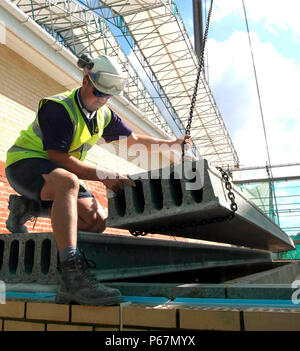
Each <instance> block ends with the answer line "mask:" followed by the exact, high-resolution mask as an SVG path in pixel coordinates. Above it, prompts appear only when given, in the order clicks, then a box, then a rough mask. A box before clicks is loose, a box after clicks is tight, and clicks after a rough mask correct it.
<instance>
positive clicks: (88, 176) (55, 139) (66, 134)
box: [6, 55, 189, 305]
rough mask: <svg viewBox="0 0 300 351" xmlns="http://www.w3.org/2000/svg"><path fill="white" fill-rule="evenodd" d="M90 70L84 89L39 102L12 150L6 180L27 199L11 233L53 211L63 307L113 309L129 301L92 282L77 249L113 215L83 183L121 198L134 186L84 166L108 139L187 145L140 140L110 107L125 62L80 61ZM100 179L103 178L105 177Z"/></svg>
mask: <svg viewBox="0 0 300 351" xmlns="http://www.w3.org/2000/svg"><path fill="white" fill-rule="evenodd" d="M78 66H79V67H80V68H82V69H83V81H82V86H81V87H80V88H77V89H74V90H72V91H67V92H64V93H61V94H59V95H56V96H52V97H47V98H44V99H42V100H41V101H40V103H39V108H38V113H37V117H36V119H35V120H34V122H33V123H31V124H30V126H29V127H28V129H27V130H23V131H21V134H20V136H19V137H18V138H17V140H16V141H15V144H14V145H13V146H12V147H11V148H10V149H9V150H8V152H7V159H6V177H7V179H8V182H9V183H10V185H11V186H12V188H13V189H14V190H15V191H16V192H17V193H19V194H21V195H22V196H12V195H11V196H10V202H9V209H10V214H9V217H8V220H7V228H8V229H9V230H10V231H11V232H18V233H20V232H27V228H26V227H25V226H24V223H25V222H26V221H27V220H28V219H29V218H31V217H32V216H36V217H37V216H40V215H41V211H43V212H45V211H46V212H47V211H48V213H49V216H50V218H51V223H52V228H53V234H54V237H55V241H56V245H57V249H58V252H59V260H60V267H61V284H60V287H59V290H58V292H57V294H56V302H57V303H70V302H75V303H78V304H90V305H114V304H118V303H120V302H121V301H122V296H121V293H120V291H119V290H117V289H111V288H108V287H105V286H104V285H102V284H100V283H99V282H98V281H96V280H95V278H93V277H92V275H91V274H90V272H89V270H88V268H89V267H88V264H87V261H86V259H85V257H84V255H83V254H82V253H81V252H80V251H79V250H78V248H77V230H83V231H90V232H103V231H104V230H105V219H106V214H105V212H104V210H103V208H102V207H101V205H100V204H99V203H98V201H97V200H96V199H95V197H94V196H93V194H92V193H91V192H90V191H89V190H88V189H87V188H86V187H85V186H84V184H82V183H81V182H80V181H79V179H82V180H92V181H101V182H102V183H103V184H104V185H105V186H106V187H108V188H109V189H111V190H113V191H115V192H118V191H120V190H122V189H123V186H124V183H126V184H129V185H130V186H135V183H134V182H133V181H132V180H130V179H129V178H128V177H127V176H126V175H124V174H115V176H114V177H105V176H103V174H104V175H105V171H104V170H102V169H101V167H100V168H99V167H96V166H93V165H89V164H86V163H84V162H83V160H84V158H85V156H86V153H87V150H89V149H90V148H91V147H92V146H93V145H94V144H95V143H96V142H97V140H98V139H99V138H100V137H101V136H102V137H103V138H104V139H105V141H107V142H110V141H113V140H117V139H118V138H119V137H120V136H121V137H126V138H127V141H128V145H129V146H130V145H132V144H135V143H140V144H143V145H145V146H146V147H147V149H148V150H150V147H151V144H159V145H160V144H170V145H173V144H182V143H183V142H185V141H186V140H187V139H189V136H188V135H185V136H182V137H181V138H178V139H176V140H173V141H171V140H160V139H156V138H152V137H149V136H143V135H136V134H135V133H133V132H132V130H131V129H130V128H129V127H128V126H126V125H125V124H124V123H123V121H122V120H121V119H120V117H118V116H117V115H116V114H115V113H114V112H113V111H112V110H110V109H109V108H108V106H106V103H107V101H108V99H109V98H110V97H111V96H112V95H120V94H122V91H123V89H124V87H125V83H126V79H125V76H124V74H123V73H122V71H121V69H120V67H119V66H118V64H117V63H116V62H115V61H114V60H113V59H112V58H110V57H108V56H105V55H102V56H99V57H97V58H95V59H90V58H88V57H87V56H85V55H83V56H82V57H81V58H80V59H79V60H78ZM99 175H101V176H99Z"/></svg>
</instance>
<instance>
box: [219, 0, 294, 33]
mask: <svg viewBox="0 0 300 351" xmlns="http://www.w3.org/2000/svg"><path fill="white" fill-rule="evenodd" d="M244 3H245V7H246V12H247V17H248V19H251V20H253V21H260V20H263V21H265V27H266V29H267V30H268V31H269V32H270V33H273V34H275V35H277V33H278V31H280V30H287V29H291V30H293V31H294V32H296V33H297V34H300V22H299V12H300V2H299V0H284V1H282V0H249V1H247V0H244ZM229 15H240V16H242V17H243V18H244V14H243V7H242V1H241V0H226V1H224V0H215V2H214V8H213V20H214V21H220V20H222V19H223V18H224V17H226V16H229Z"/></svg>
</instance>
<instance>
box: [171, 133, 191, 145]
mask: <svg viewBox="0 0 300 351" xmlns="http://www.w3.org/2000/svg"><path fill="white" fill-rule="evenodd" d="M183 143H184V144H186V145H187V147H188V148H190V147H191V146H192V139H191V136H190V135H188V134H185V135H182V136H181V137H179V138H177V139H176V140H175V141H174V144H179V145H182V144H183Z"/></svg>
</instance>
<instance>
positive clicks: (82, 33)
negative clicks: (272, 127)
mask: <svg viewBox="0 0 300 351" xmlns="http://www.w3.org/2000/svg"><path fill="white" fill-rule="evenodd" d="M13 2H14V3H15V4H16V5H17V6H18V7H19V8H20V9H22V10H23V11H24V12H26V13H27V14H28V15H30V16H31V17H32V18H33V19H34V20H35V21H36V22H37V23H38V24H40V25H41V26H42V27H43V28H44V29H45V30H47V31H48V32H49V33H50V34H51V35H53V36H54V37H56V38H57V40H58V41H60V42H61V43H62V44H64V45H65V46H66V47H68V48H69V49H70V50H71V51H72V52H73V53H74V54H75V55H79V54H80V53H82V52H88V53H89V54H90V55H92V56H96V55H97V54H99V53H105V54H108V55H112V56H117V57H118V60H119V62H120V63H121V64H122V66H123V70H124V71H127V72H128V81H129V84H128V86H127V88H126V92H125V94H126V96H127V98H128V99H129V100H130V101H131V102H132V103H133V104H135V105H136V106H137V107H138V108H139V109H140V110H141V111H142V112H143V113H144V114H145V117H147V118H149V119H150V120H152V121H153V122H154V123H155V124H156V125H158V126H159V127H161V128H162V129H163V130H164V131H166V132H167V133H168V134H169V135H179V134H182V133H183V132H184V129H185V128H184V126H185V123H186V122H187V119H188V116H189V109H190V105H191V98H192V94H193V88H194V84H195V79H196V73H197V67H198V64H199V61H198V58H197V55H196V53H195V51H194V49H193V47H192V44H191V42H190V39H189V37H188V35H187V32H186V30H185V27H184V24H183V21H182V19H181V17H180V14H179V12H178V10H177V7H176V3H175V1H173V0H149V1H148V0H147V1H144V0H123V1H122V0H120V1H116V0H108V1H99V0H80V3H79V2H77V1H75V0H50V1H47V0H14V1H13ZM110 24H113V25H114V26H116V27H117V28H119V30H120V31H121V34H122V38H125V39H126V41H127V43H128V45H129V47H130V48H131V50H132V52H133V53H134V55H135V56H136V59H137V60H138V62H139V64H140V65H141V66H142V68H143V69H144V71H145V73H146V75H147V78H148V80H149V81H150V82H151V83H152V86H153V88H154V91H155V94H154V95H156V96H153V93H151V94H150V93H149V92H148V91H147V89H146V87H145V84H144V83H143V81H142V79H141V78H140V75H141V73H140V72H137V69H135V68H134V67H133V66H132V64H131V63H130V62H129V60H128V58H127V55H126V54H125V53H124V51H123V50H122V49H121V46H120V44H119V43H118V42H117V40H116V38H115V36H114V34H113V33H112V31H111V30H110V27H109V25H110ZM158 101H160V103H159V102H158ZM191 136H192V139H193V141H194V144H195V146H196V148H197V149H198V151H199V153H200V155H201V156H202V157H204V158H206V159H207V160H208V161H209V162H210V163H211V164H213V165H218V166H223V167H236V166H238V164H239V160H238V156H237V153H236V151H235V149H234V146H233V144H232V141H231V139H230V136H229V134H228V132H227V129H226V127H225V125H224V121H223V119H222V117H221V115H220V112H219V111H218V108H217V105H216V103H215V100H214V98H213V96H212V93H211V91H210V89H209V86H208V84H207V82H206V80H205V78H204V76H203V75H202V76H201V78H200V84H199V90H198V96H197V101H196V105H195V109H194V118H193V124H192V129H191Z"/></svg>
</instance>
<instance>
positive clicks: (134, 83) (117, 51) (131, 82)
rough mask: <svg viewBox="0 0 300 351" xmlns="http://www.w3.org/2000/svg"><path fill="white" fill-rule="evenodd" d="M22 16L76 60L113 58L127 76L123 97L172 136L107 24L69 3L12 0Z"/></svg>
mask: <svg viewBox="0 0 300 351" xmlns="http://www.w3.org/2000/svg"><path fill="white" fill-rule="evenodd" d="M12 2H14V3H15V4H16V5H17V6H18V7H19V8H20V9H21V10H22V11H23V12H24V13H26V14H27V15H28V16H30V17H31V18H32V19H33V20H34V21H35V22H36V23H38V24H39V25H40V26H41V27H42V28H44V30H45V31H47V32H48V33H49V34H51V35H52V36H53V37H55V38H56V39H57V40H58V41H59V42H60V43H61V44H63V45H64V46H65V47H67V48H68V49H70V50H71V51H72V53H73V54H74V55H76V56H79V55H80V54H81V53H88V54H90V55H91V56H93V57H95V56H97V55H99V54H107V55H110V56H115V57H117V59H118V62H119V63H120V64H121V66H122V68H123V71H124V72H127V74H128V84H127V86H126V89H125V91H124V95H125V96H126V97H127V98H128V100H129V101H131V102H132V103H133V104H134V105H135V106H137V107H138V108H139V110H140V111H141V112H142V113H143V114H144V116H145V118H148V119H149V120H151V121H152V122H153V123H155V124H156V125H157V126H158V127H160V128H161V129H162V130H164V132H166V133H167V134H168V135H170V136H173V135H174V134H173V132H172V130H171V128H170V127H169V125H168V123H167V122H166V121H165V119H164V118H163V116H162V115H161V113H160V111H159V110H158V108H157V106H156V105H155V103H154V102H153V99H152V98H151V96H150V95H149V93H148V91H147V89H146V87H145V85H144V83H143V82H142V80H141V79H140V78H139V75H138V73H137V72H136V70H135V68H134V67H133V66H132V65H131V63H130V62H129V60H128V58H127V55H126V54H125V53H124V51H123V50H122V49H121V47H120V45H119V43H118V42H117V41H116V39H115V37H114V35H113V33H112V32H111V30H110V29H109V27H108V25H107V23H106V22H105V21H104V20H103V19H102V18H101V17H100V16H99V15H97V14H96V13H94V12H93V11H90V10H89V9H88V8H87V7H85V6H83V5H82V4H79V3H78V2H76V1H72V0H51V1H47V0H28V1H27V0H14V1H12Z"/></svg>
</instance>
